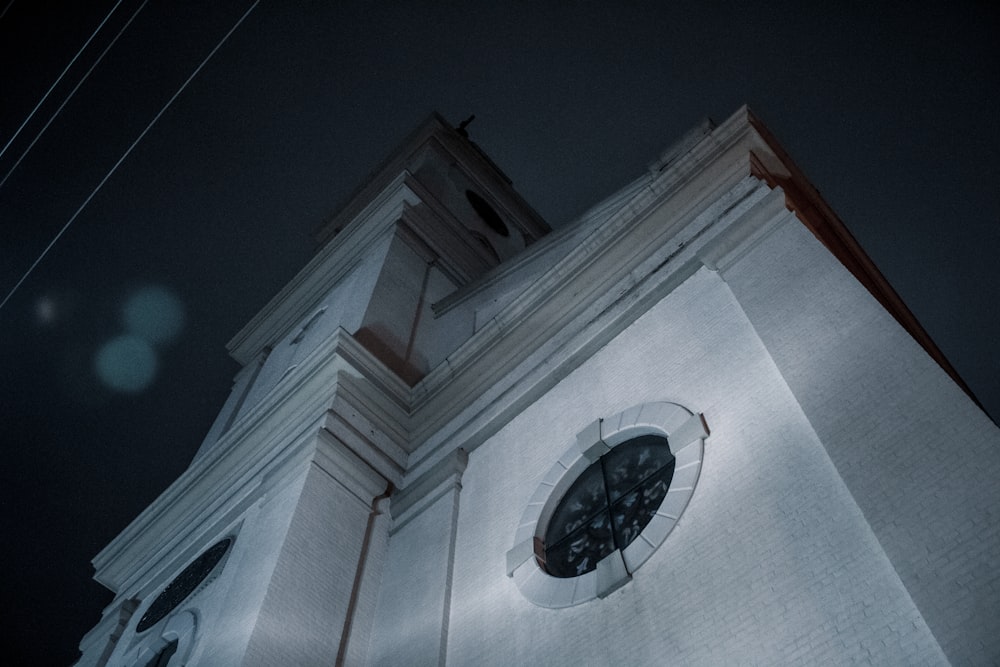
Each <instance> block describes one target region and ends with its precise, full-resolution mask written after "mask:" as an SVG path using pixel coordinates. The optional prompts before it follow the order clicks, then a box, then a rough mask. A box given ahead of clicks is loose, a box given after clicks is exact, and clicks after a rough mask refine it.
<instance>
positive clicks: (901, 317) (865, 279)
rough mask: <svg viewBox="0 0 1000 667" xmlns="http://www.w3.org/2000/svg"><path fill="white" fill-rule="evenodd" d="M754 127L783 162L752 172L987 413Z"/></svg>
mask: <svg viewBox="0 0 1000 667" xmlns="http://www.w3.org/2000/svg"><path fill="white" fill-rule="evenodd" d="M747 113H748V116H749V121H750V124H751V126H752V127H753V128H754V129H755V130H756V131H757V133H758V134H759V135H760V137H761V138H762V139H763V140H764V142H765V143H766V144H767V148H768V149H769V151H770V152H772V153H773V155H774V156H775V157H776V158H777V159H778V161H779V164H777V165H775V164H770V165H769V164H768V163H769V162H771V161H769V160H767V158H763V159H762V158H761V157H760V156H758V155H757V154H756V153H754V152H752V151H751V153H750V172H751V173H752V174H753V175H754V176H756V177H757V178H759V179H761V180H762V181H764V182H765V183H767V184H768V185H769V186H770V187H772V188H773V187H780V188H781V189H782V190H783V191H784V192H785V206H786V207H787V208H788V210H790V211H792V212H793V213H795V216H796V217H797V218H798V219H799V221H800V222H802V224H803V225H805V226H806V228H808V229H809V231H811V232H812V233H813V235H814V236H816V238H817V239H819V241H820V242H821V243H822V244H823V245H824V246H826V248H827V249H828V250H829V251H830V252H831V253H833V255H834V257H836V258H837V259H838V260H840V263H841V264H843V265H844V267H845V268H847V270H848V271H850V272H851V274H852V275H853V276H854V277H855V278H856V279H857V280H858V282H860V283H861V284H862V285H864V287H865V289H867V290H868V291H869V292H870V293H871V295H872V296H874V297H875V298H876V299H877V300H878V302H879V303H880V304H882V307H883V308H885V309H886V310H887V311H888V312H889V314H890V315H892V316H893V317H894V318H895V319H896V321H897V322H899V324H900V325H901V326H902V327H903V328H904V329H906V331H907V332H909V334H910V335H911V336H912V337H913V339H914V340H916V341H917V343H919V344H920V346H921V347H923V348H924V350H925V351H926V352H927V354H929V355H930V356H931V358H932V359H934V361H936V362H937V363H938V365H939V366H940V367H941V368H942V369H943V370H944V372H945V373H947V374H948V375H949V377H951V379H952V380H954V381H955V383H956V384H957V385H958V386H959V387H961V389H962V391H964V392H965V393H966V395H968V397H969V398H971V399H972V400H973V402H974V403H975V404H976V405H978V406H979V407H980V409H983V411H984V412H985V408H983V405H982V403H980V402H979V399H978V398H976V396H975V394H974V393H973V392H972V389H971V388H970V387H969V385H967V384H966V383H965V381H964V380H963V379H962V378H961V376H960V375H959V374H958V371H957V370H956V369H955V367H954V366H952V365H951V362H949V361H948V359H947V358H946V357H945V355H944V353H943V352H942V351H941V349H940V348H938V346H937V344H936V343H935V342H934V341H933V340H932V339H931V337H930V334H928V333H927V331H926V330H925V329H924V328H923V326H922V325H921V324H920V322H919V321H918V320H917V318H916V316H915V315H914V314H913V312H912V311H910V309H909V308H908V307H907V306H906V304H905V303H904V302H903V299H902V298H901V297H900V296H899V294H898V293H896V290H894V289H893V288H892V285H890V284H889V281H888V280H886V278H885V276H883V275H882V272H881V271H879V270H878V267H876V266H875V263H874V262H873V261H872V260H871V258H870V257H869V256H868V255H867V254H866V253H865V251H864V250H863V249H862V248H861V244H859V243H858V241H857V240H856V239H855V238H854V236H853V235H852V234H851V232H850V231H849V230H848V229H847V227H846V225H844V223H843V221H841V219H840V218H839V217H837V214H836V213H834V211H833V209H832V208H830V206H829V204H827V203H826V201H824V200H823V197H822V196H821V195H820V194H819V191H817V190H816V188H815V187H813V185H812V184H811V183H810V182H809V181H808V179H806V177H805V175H804V174H803V173H802V170H801V169H799V168H798V166H797V165H796V164H795V163H794V162H793V161H792V159H791V158H790V157H789V155H788V153H786V152H785V150H784V149H783V148H782V147H781V146H780V144H778V142H777V141H776V140H775V138H774V136H773V135H772V134H771V133H770V131H769V130H768V129H767V128H766V127H765V126H764V124H763V123H761V122H760V120H759V119H757V118H756V117H755V116H754V115H753V114H752V113H751V112H749V110H748V112H747Z"/></svg>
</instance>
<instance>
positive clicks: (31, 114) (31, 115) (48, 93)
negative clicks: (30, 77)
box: [0, 0, 122, 157]
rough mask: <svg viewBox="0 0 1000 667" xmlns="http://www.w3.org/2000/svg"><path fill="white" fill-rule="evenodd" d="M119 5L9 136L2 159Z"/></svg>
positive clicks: (105, 18) (109, 13)
mask: <svg viewBox="0 0 1000 667" xmlns="http://www.w3.org/2000/svg"><path fill="white" fill-rule="evenodd" d="M120 4H122V0H118V2H116V3H115V6H114V7H112V8H111V11H110V12H108V15H107V16H105V17H104V20H103V21H101V23H100V25H98V26H97V28H95V29H94V32H92V33H90V37H88V38H87V41H86V42H84V43H83V46H81V47H80V50H79V51H77V52H76V55H75V56H73V59H72V60H70V61H69V64H68V65H66V68H65V69H63V71H62V73H61V74H60V75H59V76H58V77H57V78H56V80H55V81H54V82H53V83H52V85H51V86H49V89H48V90H47V91H45V94H44V95H42V99H40V100H38V104H36V105H35V108H34V109H32V110H31V113H29V114H28V117H27V118H25V119H24V122H23V123H21V127H19V128H17V130H16V131H15V132H14V134H13V135H12V136H11V138H10V140H9V141H8V142H7V145H6V146H4V147H3V149H2V150H0V157H3V154H4V153H6V152H7V149H8V148H10V145H11V144H12V143H14V140H15V139H17V135H19V134H21V130H23V129H24V126H25V125H27V124H28V121H30V120H31V118H32V117H33V116H34V115H35V112H37V111H38V108H39V107H40V106H42V104H44V103H45V100H47V99H48V98H49V95H50V94H51V93H52V91H53V90H55V87H56V86H58V85H59V82H60V81H62V78H63V77H64V76H66V72H68V71H69V68H70V67H72V66H73V63H75V62H76V59H77V58H79V57H80V54H81V53H83V51H84V49H86V48H87V46H88V45H89V44H90V42H91V41H93V39H94V37H96V36H97V33H99V32H100V31H101V28H103V27H104V24H105V23H107V22H108V19H110V18H111V15H112V14H114V13H115V10H116V9H118V5H120ZM7 7H8V8H9V7H10V5H7ZM6 11H7V10H6V9H5V10H4V12H6Z"/></svg>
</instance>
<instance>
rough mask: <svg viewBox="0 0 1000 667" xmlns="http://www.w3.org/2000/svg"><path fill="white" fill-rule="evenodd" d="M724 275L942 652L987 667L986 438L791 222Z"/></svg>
mask: <svg viewBox="0 0 1000 667" xmlns="http://www.w3.org/2000/svg"><path fill="white" fill-rule="evenodd" d="M726 279H727V280H728V281H729V283H730V285H731V286H732V289H733V291H734V292H735V294H736V295H737V296H738V297H739V299H740V302H741V304H742V306H743V307H744V309H745V310H746V312H747V314H748V315H749V317H750V319H751V321H752V322H753V324H754V326H755V327H756V329H757V331H758V332H759V333H760V336H761V337H762V339H763V340H764V342H765V344H767V346H768V348H769V350H770V352H771V354H772V355H773V357H774V359H775V361H776V363H777V365H778V366H779V368H780V369H781V371H782V373H783V374H784V376H785V377H786V379H787V381H788V384H789V386H790V387H791V389H792V391H793V392H794V393H795V395H796V397H797V398H798V400H799V402H800V403H801V405H802V408H803V410H804V411H805V413H806V415H807V417H808V418H809V420H810V422H811V423H812V425H813V427H814V428H815V430H816V432H817V433H818V434H819V436H820V438H821V439H822V441H823V443H824V445H826V448H827V450H828V451H829V454H830V457H831V458H832V460H833V462H834V463H835V464H836V466H837V469H838V471H839V472H840V474H841V475H842V476H843V478H844V481H845V482H846V483H847V486H848V488H849V489H850V491H851V493H852V494H853V496H854V498H855V500H856V501H857V502H858V504H859V505H860V507H861V509H862V510H863V512H864V515H865V517H866V518H867V519H868V521H869V523H870V524H871V526H872V529H873V531H874V532H875V535H876V536H877V537H878V539H879V541H880V542H881V544H882V546H883V548H884V549H885V551H886V553H887V554H888V556H889V558H890V559H891V560H892V563H893V565H894V566H895V568H896V570H897V571H898V572H899V575H900V577H901V578H902V580H903V582H904V583H905V584H906V586H907V588H908V589H909V591H910V594H911V595H912V597H913V599H914V601H915V602H916V603H917V605H918V606H919V608H920V609H921V612H922V613H923V615H924V617H925V618H926V620H927V622H928V623H929V625H930V627H931V629H932V630H933V632H934V634H935V636H936V637H937V639H938V641H939V642H940V643H941V645H942V648H944V650H945V653H946V654H947V655H948V656H949V658H950V659H951V660H952V661H953V662H954V663H955V664H992V662H993V661H997V660H1000V583H998V581H1000V580H998V576H997V575H998V573H1000V521H998V520H997V517H998V516H1000V483H998V482H997V480H998V479H1000V431H998V429H997V428H996V427H995V426H994V425H993V424H992V423H991V422H990V421H989V419H988V418H987V417H986V416H985V414H983V413H982V411H980V410H979V409H978V408H977V407H976V406H975V405H974V404H973V403H972V401H970V400H969V399H968V398H967V397H966V396H965V395H964V394H963V393H962V391H961V390H960V389H959V388H958V387H957V386H956V385H955V384H954V383H953V382H952V381H951V379H950V378H948V377H947V376H946V375H945V373H944V372H943V371H942V370H941V369H940V368H939V367H938V366H937V364H936V363H935V362H934V361H933V360H931V359H930V357H928V356H927V355H926V354H925V353H924V352H923V350H922V349H921V348H920V347H919V346H918V345H917V343H916V342H915V341H914V340H913V339H912V338H910V336H909V335H908V334H906V333H905V332H904V331H903V330H902V328H900V327H899V326H898V325H897V324H896V323H895V321H894V320H892V318H891V317H890V316H889V315H888V313H886V312H885V311H884V310H883V309H882V308H881V307H880V306H879V305H878V304H877V303H876V302H875V301H874V299H872V298H871V297H870V296H869V295H868V293H867V292H865V290H864V289H863V288H862V287H861V286H860V285H859V284H858V283H857V282H856V281H855V280H854V279H853V278H852V277H851V276H850V275H849V274H848V273H847V272H846V270H845V269H844V268H843V267H842V266H841V265H840V264H838V263H837V262H836V260H835V259H833V257H831V256H830V255H829V254H828V253H827V252H826V251H825V250H824V249H823V248H822V247H821V246H820V245H819V243H818V242H817V241H816V240H815V239H814V238H812V236H811V235H810V234H809V232H808V231H806V230H805V229H804V228H803V227H802V226H800V225H797V224H795V223H792V224H789V225H786V226H785V227H784V228H783V229H781V230H780V231H779V232H778V233H776V234H775V235H774V236H772V238H771V239H769V241H768V243H766V244H764V245H761V246H759V247H758V248H756V249H755V250H754V251H753V252H752V253H750V254H749V255H748V256H747V257H746V258H745V260H744V262H743V263H742V264H740V265H738V266H736V267H733V268H732V269H730V270H729V271H728V272H727V274H726ZM792 285H793V286H794V288H793V289H789V286H792Z"/></svg>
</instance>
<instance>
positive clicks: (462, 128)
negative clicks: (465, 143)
mask: <svg viewBox="0 0 1000 667" xmlns="http://www.w3.org/2000/svg"><path fill="white" fill-rule="evenodd" d="M475 119H476V114H472V115H471V116H469V117H468V118H466V119H465V120H463V121H462V122H461V123H459V124H458V127H456V128H455V130H456V131H457V132H458V133H459V134H461V135H462V136H463V137H465V138H466V139H468V138H469V133H468V132H466V131H465V128H466V126H467V125H468V124H469V123H471V122H472V121H474V120H475Z"/></svg>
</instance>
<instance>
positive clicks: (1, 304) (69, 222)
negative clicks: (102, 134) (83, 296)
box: [0, 0, 260, 309]
mask: <svg viewBox="0 0 1000 667" xmlns="http://www.w3.org/2000/svg"><path fill="white" fill-rule="evenodd" d="M258 4H260V0H254V3H253V4H252V5H250V8H249V9H248V10H246V11H245V12H244V13H243V16H241V17H240V18H239V20H238V21H237V22H236V24H235V25H233V27H232V28H230V29H229V32H227V33H226V34H225V35H224V36H223V37H222V39H221V40H219V43H218V44H216V45H215V48H213V49H212V50H211V51H210V52H209V53H208V55H207V56H205V59H204V60H202V61H201V64H200V65H198V67H196V68H195V70H194V71H193V72H191V76H189V77H188V78H187V80H186V81H185V82H184V83H182V84H181V87H180V88H178V89H177V92H175V93H174V94H173V96H171V98H170V99H169V100H167V103H166V104H164V105H163V108H162V109H160V111H159V112H158V113H157V114H156V115H155V116H153V120H151V121H149V124H148V125H147V126H146V129H144V130H143V131H142V132H141V133H139V136H138V137H136V139H135V141H133V142H132V145H131V146H129V147H128V148H127V149H126V150H125V152H124V153H122V156H121V157H120V158H118V161H117V162H115V164H114V165H113V166H112V167H111V169H109V170H108V173H107V174H105V175H104V178H102V179H101V182H100V183H98V184H97V187H95V188H94V190H93V192H91V193H90V194H89V195H88V196H87V198H86V199H84V200H83V203H82V204H80V207H79V208H78V209H76V212H75V213H73V215H71V216H70V218H69V220H67V221H66V224H65V225H63V227H62V229H60V230H59V233H58V234H56V235H55V237H54V238H53V239H52V240H51V241H50V242H49V244H48V245H47V246H45V250H43V251H42V254H41V255H39V256H38V259H36V260H35V261H34V263H33V264H32V265H31V266H30V267H28V270H27V271H25V272H24V275H23V276H21V279H20V280H18V281H17V284H16V285H14V287H13V289H11V291H10V292H9V293H8V294H7V296H6V297H4V300H3V301H0V309H2V308H3V307H4V306H5V305H6V304H7V302H8V301H10V298H11V297H12V296H14V293H15V292H17V290H18V288H19V287H21V285H22V283H24V281H25V280H27V279H28V276H29V275H31V272H32V271H34V270H35V267H36V266H38V264H39V263H40V262H41V261H42V260H43V259H44V258H45V255H47V254H48V252H49V250H51V249H52V246H54V245H55V244H56V242H57V241H59V239H60V238H61V237H62V235H63V234H65V233H66V230H67V229H69V227H70V225H72V224H73V221H74V220H76V218H77V217H78V216H79V215H80V213H81V212H82V211H83V209H85V208H86V207H87V204H89V203H90V200H91V199H93V198H94V196H95V195H97V193H98V192H100V190H101V188H103V187H104V184H105V183H107V182H108V179H110V178H111V176H112V175H113V174H114V173H115V172H116V171H117V170H118V167H119V166H121V164H122V162H124V161H125V158H127V157H128V156H129V154H130V153H131V152H132V151H133V150H134V149H135V147H136V146H138V145H139V142H140V141H142V139H143V137H145V136H146V134H147V133H148V132H149V131H150V130H151V129H152V128H153V126H154V125H155V124H156V122H157V121H158V120H160V117H161V116H162V115H163V114H164V113H166V111H167V109H169V108H170V105H171V104H173V103H174V100H176V99H177V98H178V97H179V96H180V94H181V93H182V92H184V89H185V88H187V87H188V84H190V83H191V82H192V81H193V80H194V78H195V77H196V76H198V73H199V72H200V71H201V70H202V68H204V67H205V65H207V64H208V61H209V60H211V59H212V56H214V55H215V53H216V51H218V50H219V49H220V48H222V45H223V44H225V43H226V41H227V40H228V39H229V37H230V36H231V35H232V34H233V33H234V32H236V29H237V28H239V27H240V25H241V24H242V23H243V21H244V20H246V18H247V17H248V16H250V12H252V11H253V10H254V9H256V7H257V5H258Z"/></svg>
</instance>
